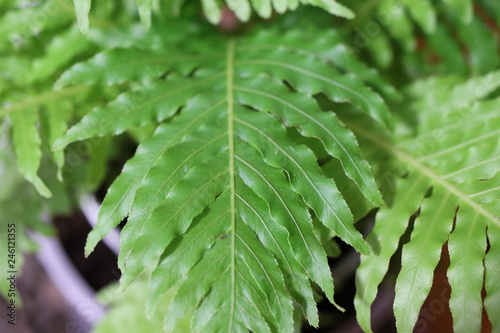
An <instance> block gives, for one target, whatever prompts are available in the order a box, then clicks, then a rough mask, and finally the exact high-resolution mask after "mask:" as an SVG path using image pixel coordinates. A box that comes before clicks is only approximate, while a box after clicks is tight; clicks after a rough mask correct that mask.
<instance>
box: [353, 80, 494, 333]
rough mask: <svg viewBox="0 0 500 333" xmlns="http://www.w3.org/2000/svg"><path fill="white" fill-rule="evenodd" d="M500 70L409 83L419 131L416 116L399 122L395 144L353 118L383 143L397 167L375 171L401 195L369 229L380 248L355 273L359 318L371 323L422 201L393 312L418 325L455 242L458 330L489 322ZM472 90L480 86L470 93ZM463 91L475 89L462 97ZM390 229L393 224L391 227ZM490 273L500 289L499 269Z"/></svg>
mask: <svg viewBox="0 0 500 333" xmlns="http://www.w3.org/2000/svg"><path fill="white" fill-rule="evenodd" d="M497 74H498V73H495V72H492V73H490V74H488V75H485V76H482V77H477V78H473V79H470V80H468V81H465V82H461V81H460V80H458V79H457V78H442V79H429V80H424V81H422V82H419V83H416V84H415V85H413V86H412V88H411V89H410V90H409V91H410V92H411V95H412V96H413V98H414V99H415V100H416V101H415V102H413V103H412V104H410V106H409V107H408V108H409V109H412V108H415V109H414V110H420V112H419V117H417V118H416V120H415V121H416V124H413V125H409V126H412V129H411V130H410V131H409V128H405V127H406V126H408V125H404V124H400V125H399V126H398V131H397V132H398V133H400V134H399V135H398V136H399V137H400V138H399V140H398V141H397V142H396V143H392V142H391V141H389V140H387V138H384V137H383V136H381V135H377V134H376V132H374V131H370V130H369V129H367V128H363V127H362V126H359V124H356V125H355V124H354V123H351V122H349V123H348V124H349V125H351V127H352V128H353V129H354V132H355V133H356V134H357V135H358V137H360V138H361V139H362V144H363V143H364V144H365V145H366V146H365V149H366V151H367V152H369V153H367V154H366V156H367V158H368V160H369V161H374V158H375V159H377V157H378V156H380V154H381V152H384V151H385V152H386V154H387V153H389V155H390V156H391V159H394V160H393V161H392V160H389V161H388V162H387V161H386V163H389V165H391V164H392V166H391V167H390V168H387V167H386V170H387V171H386V172H385V173H382V174H381V175H380V176H379V175H378V173H376V175H377V178H378V179H379V180H380V181H382V180H383V179H384V178H386V177H389V178H395V182H396V187H395V189H394V190H395V193H394V199H393V201H392V202H391V203H390V204H389V205H388V206H387V207H384V208H382V209H381V210H380V211H379V212H378V214H377V216H376V223H375V228H374V229H373V231H372V233H371V234H370V235H369V236H368V238H367V240H368V242H369V244H371V245H372V249H373V252H374V255H373V256H366V257H363V258H362V260H361V265H360V267H359V269H358V273H357V279H356V283H357V288H358V291H357V296H356V300H355V305H356V308H357V315H358V321H359V322H360V324H361V325H362V327H363V328H364V329H365V330H366V331H367V332H369V331H370V316H369V313H370V306H371V304H372V303H373V300H374V299H375V291H376V288H377V286H378V285H379V284H380V282H381V281H382V278H383V276H384V275H385V273H386V270H387V265H388V261H389V259H390V258H391V256H392V255H393V254H394V252H395V250H396V248H397V247H398V243H399V239H400V237H401V236H402V234H403V233H404V231H405V229H406V224H407V221H408V220H409V219H410V217H411V215H412V214H414V213H416V211H417V209H418V216H417V217H416V219H415V222H414V225H413V230H412V231H411V237H410V240H409V242H408V243H406V244H404V245H403V252H402V259H401V271H400V272H399V274H398V278H397V283H396V297H395V301H394V313H395V316H396V323H397V327H398V332H412V331H413V329H414V325H415V323H416V322H417V318H418V315H419V312H420V308H421V306H422V304H423V303H424V301H425V299H426V298H427V296H428V293H429V291H430V289H431V286H432V281H433V276H434V269H435V268H436V266H437V264H438V262H439V260H440V257H441V249H442V247H443V245H444V244H445V243H446V242H448V249H449V254H450V261H451V263H450V267H449V268H448V272H447V274H448V279H449V282H450V285H451V289H452V290H451V299H450V309H451V312H452V315H453V319H454V327H455V331H456V332H476V331H478V330H479V329H480V328H481V313H482V309H483V305H482V301H481V300H482V296H481V291H482V289H483V283H484V281H483V276H484V271H485V270H484V269H483V260H485V254H486V250H487V243H486V237H487V230H488V232H490V233H491V235H488V238H492V237H493V239H494V237H495V236H494V235H495V233H496V232H498V230H499V221H498V216H499V214H500V210H499V207H500V206H499V205H498V198H497V197H495V192H496V190H497V189H498V188H499V177H498V174H499V171H500V170H499V168H498V165H499V164H498V153H499V147H500V142H499V141H498V133H499V130H498V128H500V127H499V126H500V118H499V116H498V112H497V110H498V103H500V101H499V100H498V98H496V99H495V98H494V99H490V100H485V101H481V99H484V98H485V97H486V96H488V94H489V93H490V92H491V91H494V90H495V88H496V87H497V86H498V84H497V82H496V81H497V80H495V77H496V75H497ZM486 82H488V83H486ZM472 90H475V91H476V93H475V94H468V93H467V92H470V91H472ZM430 91H432V92H433V93H430ZM458 96H466V97H465V100H464V101H463V103H462V102H460V103H459V104H458V105H457V104H456V101H457V98H458ZM450 119H453V121H450ZM409 133H413V134H409ZM362 147H363V145H362ZM391 170H396V172H394V171H391ZM401 177H403V179H400V178H401ZM410 180H413V181H410ZM404 182H406V183H407V185H406V186H403V184H404ZM415 186H418V188H420V189H419V190H416V189H415ZM410 198H411V200H412V201H410ZM410 202H411V203H412V204H409V203H410ZM420 202H422V203H421V204H420ZM403 203H404V204H403ZM412 205H413V206H412ZM402 209H405V210H406V211H402ZM396 219H397V220H399V219H401V220H400V221H397V220H396ZM392 226H394V227H392ZM384 228H390V232H389V231H384V230H385V229H384ZM377 245H378V246H377ZM490 251H491V250H490ZM379 253H380V254H379ZM486 258H488V256H487V257H486ZM489 258H491V256H490V257H489ZM486 262H488V263H489V264H488V265H489V266H488V265H486V267H487V268H486V276H488V270H489V271H490V272H494V271H495V270H496V269H497V267H496V266H497V265H495V264H493V261H491V259H486ZM486 281H487V282H486V286H487V285H490V287H489V288H490V292H491V293H492V294H495V293H496V292H497V291H496V289H495V284H494V283H492V280H491V275H490V280H488V277H487V278H486ZM490 300H491V298H490ZM485 304H488V303H485ZM490 304H492V303H491V301H490V303H489V305H488V306H489V308H490V309H492V307H491V305H490ZM488 306H487V307H486V308H487V309H488Z"/></svg>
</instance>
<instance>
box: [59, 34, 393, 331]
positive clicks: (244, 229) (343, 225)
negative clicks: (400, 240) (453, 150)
mask: <svg viewBox="0 0 500 333" xmlns="http://www.w3.org/2000/svg"><path fill="white" fill-rule="evenodd" d="M266 38H267V40H268V41H270V39H269V37H266ZM275 38H276V40H275V43H279V41H283V46H284V47H283V48H280V51H278V52H276V51H273V50H269V49H265V48H261V49H259V48H258V47H254V46H255V45H256V44H257V42H258V39H259V37H254V36H250V37H247V38H241V39H238V40H220V41H219V42H215V43H214V42H213V41H211V42H210V43H206V44H205V46H206V47H203V48H199V49H198V50H197V51H193V50H184V51H182V45H181V44H179V45H177V46H175V47H176V48H178V49H179V50H180V51H179V52H181V51H182V52H184V55H183V58H182V59H180V58H177V59H176V58H175V57H172V58H169V55H168V53H167V55H166V56H165V57H167V58H169V59H170V60H168V61H165V62H162V61H161V59H162V58H161V57H160V58H156V59H157V62H156V64H155V65H157V66H158V67H156V69H155V72H154V73H153V74H152V75H151V76H150V79H148V80H142V79H143V78H144V77H143V76H141V75H140V74H139V66H137V67H133V66H132V67H131V68H130V70H129V71H128V72H127V73H126V74H123V73H122V74H115V71H116V70H117V67H116V66H118V65H120V66H121V64H123V65H125V66H126V65H127V64H134V61H135V60H140V61H148V59H149V58H148V57H146V58H144V57H143V55H144V54H141V53H140V52H137V53H135V54H134V53H132V52H128V53H127V56H126V57H124V56H123V55H120V50H118V49H117V50H113V51H110V52H108V53H105V54H102V55H98V56H96V57H94V58H93V59H91V60H89V61H87V62H86V63H83V64H81V65H76V66H74V67H73V68H72V69H70V70H69V71H68V72H67V74H64V75H63V79H61V81H60V82H63V83H64V84H67V83H72V82H80V79H81V80H83V81H84V82H85V83H87V84H89V83H91V82H89V81H88V79H89V78H91V77H92V76H93V75H94V74H91V73H99V74H97V75H96V76H95V79H96V81H97V82H101V83H105V84H106V83H109V82H112V83H118V82H127V81H128V80H130V81H132V82H133V81H134V80H139V81H140V83H139V85H133V84H131V86H134V87H135V88H134V90H131V91H126V92H124V93H123V94H122V95H120V96H119V97H118V98H117V99H116V100H115V101H112V102H111V103H109V104H108V105H107V106H105V107H98V108H96V109H95V110H94V111H92V112H90V113H88V114H87V115H86V116H85V117H84V118H83V119H82V121H81V122H80V123H77V124H76V125H75V126H73V127H72V128H71V129H69V130H68V132H67V133H66V135H65V136H64V137H63V138H62V139H60V140H59V141H57V142H56V143H55V144H54V147H55V148H62V147H64V146H66V145H67V144H69V143H71V142H73V141H76V140H82V139H85V138H91V137H96V136H103V135H110V134H118V133H122V132H124V131H126V130H128V129H131V128H133V127H135V126H139V125H145V124H148V123H156V122H159V123H160V124H159V125H158V127H157V129H156V131H155V133H154V134H153V135H152V136H151V137H150V138H148V139H146V140H145V141H143V142H142V143H140V144H139V147H138V148H137V151H136V153H135V156H134V157H133V158H132V159H130V160H129V161H128V162H127V163H126V164H125V166H124V168H123V170H122V173H121V174H120V175H119V176H118V177H117V178H116V180H115V182H114V183H113V184H112V185H111V187H110V188H109V190H108V193H107V195H106V197H105V199H104V201H103V204H102V207H101V209H100V212H99V217H98V224H97V226H96V228H95V229H94V230H93V231H92V233H91V234H90V235H89V238H88V242H87V245H86V254H87V255H88V254H89V253H90V252H91V251H92V249H93V248H94V247H95V245H96V244H97V242H98V241H99V240H100V239H102V237H103V236H104V235H105V234H106V233H107V232H109V230H111V229H112V228H113V227H115V226H116V225H118V224H119V223H120V222H121V221H122V220H123V219H124V218H126V217H128V221H127V224H126V225H125V227H124V228H123V231H122V233H121V253H120V256H119V260H118V262H119V267H120V268H121V270H122V271H123V275H122V279H121V282H122V285H123V286H126V285H128V284H130V283H131V282H132V281H133V280H134V279H135V278H136V277H137V276H138V275H139V274H140V273H141V272H142V271H144V270H146V269H151V268H152V269H153V270H154V273H153V275H152V279H151V284H150V287H151V290H152V293H151V296H150V297H149V300H148V302H147V311H148V314H149V315H153V313H154V309H155V305H156V302H157V300H158V297H159V296H161V295H162V294H163V293H165V292H167V291H168V290H170V289H171V288H174V287H176V286H177V287H179V291H178V295H177V296H175V297H174V300H173V302H172V305H171V312H169V315H168V317H167V318H166V328H167V329H168V330H173V329H174V328H175V325H176V322H177V319H181V318H182V317H183V316H184V315H185V314H187V313H190V311H194V315H193V319H192V328H193V330H194V331H201V330H203V331H204V332H221V331H228V332H240V331H241V332H245V331H247V330H257V331H263V332H265V331H269V332H290V331H292V330H293V326H294V319H293V318H294V316H293V306H292V304H296V305H297V307H298V308H299V309H300V310H302V312H303V314H304V316H305V317H306V318H307V319H308V320H309V322H310V323H311V324H312V325H315V326H317V325H318V314H317V309H316V306H315V301H314V296H313V295H314V294H313V289H312V283H315V284H317V285H318V286H319V287H320V288H321V290H322V291H323V292H324V293H325V294H326V296H327V298H328V299H329V300H330V301H331V302H333V294H334V286H333V280H332V276H331V272H330V269H329V266H328V261H327V255H326V251H325V249H324V248H323V243H325V237H322V236H320V235H319V234H318V231H317V230H315V229H317V228H318V227H316V226H315V223H322V224H323V225H324V226H325V228H327V229H328V230H327V229H322V230H323V232H327V233H329V234H330V235H336V236H338V237H339V238H340V239H342V240H344V241H345V242H347V243H349V244H351V245H352V246H353V247H354V248H355V249H357V250H358V251H360V252H363V253H369V251H370V248H369V246H368V245H367V244H366V242H365V241H364V239H363V238H362V236H361V234H360V233H359V232H358V231H357V230H356V229H355V228H354V225H353V222H354V221H353V217H352V214H351V212H350V209H349V207H348V206H347V204H346V202H345V200H344V198H343V196H342V194H341V192H340V191H339V190H338V188H337V186H336V184H335V182H334V181H333V179H331V178H328V177H326V176H325V175H324V173H323V171H322V169H321V168H320V166H319V165H318V160H317V157H316V156H315V154H314V153H313V152H312V151H311V150H310V149H309V148H307V147H306V146H304V145H300V144H298V143H296V141H294V139H293V138H292V137H290V134H289V133H288V131H287V130H286V128H287V127H289V128H292V127H293V128H296V129H297V131H298V135H299V136H304V137H308V138H313V139H315V140H316V139H318V140H319V142H320V144H321V143H322V144H323V146H324V147H325V149H326V150H327V152H328V154H329V155H331V156H332V157H335V158H337V159H339V160H340V161H341V162H342V168H340V169H341V170H342V169H343V170H344V171H345V173H346V174H347V175H348V176H349V177H350V178H352V180H353V181H354V182H355V184H356V185H357V186H358V187H359V189H360V190H361V192H362V193H364V195H365V196H366V197H367V198H369V199H370V200H371V201H372V202H376V203H380V202H381V197H380V194H379V192H378V190H377V187H376V184H375V182H374V180H373V177H372V175H371V170H370V168H369V167H368V164H367V163H366V162H365V161H364V160H363V159H362V157H361V154H360V150H359V147H358V144H357V142H356V139H355V137H354V135H353V133H352V132H350V130H348V129H347V128H346V127H345V126H344V125H343V124H342V123H341V121H340V120H339V119H338V118H337V117H336V116H335V115H334V114H333V113H331V112H324V111H322V110H321V109H320V108H319V106H318V105H317V104H316V102H315V100H314V99H313V98H312V97H310V96H309V94H310V93H320V92H325V94H327V95H328V96H329V97H330V98H331V99H332V100H334V101H342V102H345V101H352V102H353V103H354V104H355V105H356V106H357V107H359V108H360V109H361V110H364V111H365V112H366V113H367V114H368V115H370V116H373V117H374V118H375V119H377V120H379V121H380V122H382V123H385V124H388V123H390V120H389V119H390V118H389V115H388V113H387V112H388V111H387V108H386V106H385V104H384V103H383V101H382V99H381V97H380V96H378V95H377V94H376V93H374V92H373V91H371V90H370V89H369V88H368V87H366V86H365V85H364V83H362V81H361V80H358V79H355V78H353V77H350V78H347V77H346V76H345V75H343V74H341V73H340V72H339V71H338V70H336V69H335V67H334V63H333V61H332V62H330V61H327V60H326V59H325V60H320V61H319V62H318V59H321V58H322V56H321V52H326V51H325V48H326V46H325V45H324V43H318V45H319V46H318V52H319V53H318V55H315V54H314V47H312V46H309V47H308V50H307V52H305V53H304V52H298V51H297V50H296V49H293V48H287V47H286V45H287V44H288V45H290V44H293V43H294V42H293V39H294V38H296V36H295V37H294V36H293V34H290V38H291V39H292V41H290V42H288V43H287V39H286V36H285V38H283V36H280V35H279V34H275ZM254 39H255V40H254ZM240 47H241V49H240ZM221 50H225V53H222V54H221ZM155 52H156V53H155V57H158V56H159V55H160V51H159V50H156V51H155ZM205 52H206V53H207V54H208V57H207V59H208V60H207V61H201V59H203V57H204V53H205ZM145 54H149V53H147V51H146V53H145ZM151 54H152V53H151ZM190 54H192V55H193V56H192V57H190ZM325 57H326V55H325ZM253 58H255V59H264V60H266V61H267V60H272V61H276V62H277V63H279V64H280V65H279V66H278V67H277V69H276V68H275V67H276V66H274V64H266V63H263V64H262V67H261V68H262V71H263V72H264V73H265V74H262V73H261V72H260V71H261V70H260V69H259V68H254V69H252V68H250V67H249V66H247V64H246V63H245V62H246V61H250V60H251V59H253ZM313 60H314V63H315V65H314V66H313V68H312V70H313V71H314V75H309V76H306V77H304V78H302V79H301V77H300V76H299V74H298V73H301V72H302V71H303V69H302V68H303V66H305V63H308V64H309V63H310V64H312V63H313ZM108 65H110V68H109V72H106V71H107V66H108ZM137 65H138V64H137ZM282 65H283V66H282ZM338 66H339V67H342V68H344V65H341V64H340V65H338ZM186 68H193V69H195V70H194V71H192V72H191V71H190V70H189V71H186V70H185V69H186ZM209 68H210V69H209ZM351 68H353V67H351ZM354 68H355V67H354ZM362 69H363V70H366V67H362ZM117 73H118V72H117ZM163 73H169V74H168V75H167V77H166V78H163V77H161V75H162V74H163ZM311 73H312V72H311ZM117 75H120V76H117ZM127 75H128V76H129V77H127ZM109 80H111V81H109ZM282 81H286V83H288V84H289V85H290V86H292V87H294V88H295V89H293V88H292V89H288V88H287V86H286V85H285V84H284V83H283V82H282ZM302 81H306V83H307V84H306V83H305V82H302ZM307 85H309V86H311V87H312V90H307V88H306V86H307ZM311 214H314V217H315V219H318V222H315V223H313V220H312V216H311ZM195 243H196V245H194V244H195ZM325 244H327V243H325ZM325 246H327V245H325ZM181 258H182V260H180V259H181ZM205 265H215V266H213V268H211V269H210V270H209V271H208V272H207V266H205ZM211 267H212V266H211ZM200 274H202V276H201V275H200ZM200 279H201V280H200ZM193 281H197V282H196V283H197V287H196V288H193V285H192V283H193ZM248 306H249V307H250V308H249V309H248V308H247V307H248ZM339 308H340V307H339Z"/></svg>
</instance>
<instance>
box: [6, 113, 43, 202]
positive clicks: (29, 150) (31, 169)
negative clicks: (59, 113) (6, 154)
mask: <svg viewBox="0 0 500 333" xmlns="http://www.w3.org/2000/svg"><path fill="white" fill-rule="evenodd" d="M10 120H11V122H12V127H13V139H12V141H13V144H14V151H15V152H16V156H17V160H18V165H19V171H21V173H22V174H23V176H24V177H25V178H26V180H28V181H29V182H30V183H31V184H33V186H35V188H36V190H37V191H38V192H39V193H40V194H41V195H43V196H44V197H47V198H48V197H50V196H51V192H50V190H49V189H48V188H47V186H46V185H45V184H44V183H43V181H42V180H41V179H40V177H38V174H37V173H38V167H39V166H40V159H41V158H42V151H41V149H40V145H41V143H42V141H41V139H40V135H39V133H38V129H37V122H38V113H37V111H36V109H25V110H22V111H21V110H19V111H17V112H13V113H11V114H10Z"/></svg>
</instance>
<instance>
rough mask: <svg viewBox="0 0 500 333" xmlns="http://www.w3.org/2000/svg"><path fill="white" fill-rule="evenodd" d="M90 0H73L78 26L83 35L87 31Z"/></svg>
mask: <svg viewBox="0 0 500 333" xmlns="http://www.w3.org/2000/svg"><path fill="white" fill-rule="evenodd" d="M90 1H91V0H73V3H74V4H75V13H76V18H77V20H78V27H79V28H80V31H81V32H82V34H83V35H87V34H88V33H89V12H90Z"/></svg>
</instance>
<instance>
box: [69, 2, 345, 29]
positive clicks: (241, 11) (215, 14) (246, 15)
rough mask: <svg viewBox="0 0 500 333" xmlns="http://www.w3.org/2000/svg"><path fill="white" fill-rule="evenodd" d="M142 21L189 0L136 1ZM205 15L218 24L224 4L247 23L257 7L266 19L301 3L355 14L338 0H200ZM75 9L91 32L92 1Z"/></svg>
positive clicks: (339, 13) (173, 13)
mask: <svg viewBox="0 0 500 333" xmlns="http://www.w3.org/2000/svg"><path fill="white" fill-rule="evenodd" d="M135 2H136V5H137V8H138V11H139V16H140V18H141V22H142V24H143V26H144V27H145V28H146V29H149V28H150V26H151V16H152V12H153V11H160V10H162V9H164V10H165V12H166V14H167V15H170V16H177V15H179V13H180V12H181V9H182V7H183V6H184V3H185V0H173V1H172V0H169V1H165V2H166V3H163V2H162V1H159V0H136V1H135ZM200 2H201V3H200V6H201V8H202V9H203V12H204V14H205V17H206V18H207V20H208V21H209V22H211V23H212V24H218V23H219V22H220V21H221V18H222V12H223V9H224V7H227V8H229V9H230V10H231V11H233V12H234V13H235V15H236V16H237V17H238V19H239V20H240V21H242V22H247V21H248V20H249V19H250V18H251V16H252V10H254V11H255V12H256V13H257V15H258V16H260V17H262V18H266V19H267V18H270V17H271V14H272V12H273V10H274V11H276V12H278V13H280V14H282V13H284V12H286V11H287V10H295V9H296V8H297V7H298V6H299V4H302V5H312V6H315V7H319V8H322V9H324V10H325V11H326V12H328V13H330V14H333V15H336V16H339V17H343V18H346V19H352V18H354V13H353V11H352V10H350V9H349V8H348V7H346V6H344V5H343V4H341V3H339V2H338V1H337V0H224V1H216V0H200ZM74 3H75V11H76V15H77V17H78V22H79V25H80V29H82V32H83V33H84V34H85V33H86V32H88V24H89V23H88V12H89V9H90V0H74Z"/></svg>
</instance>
